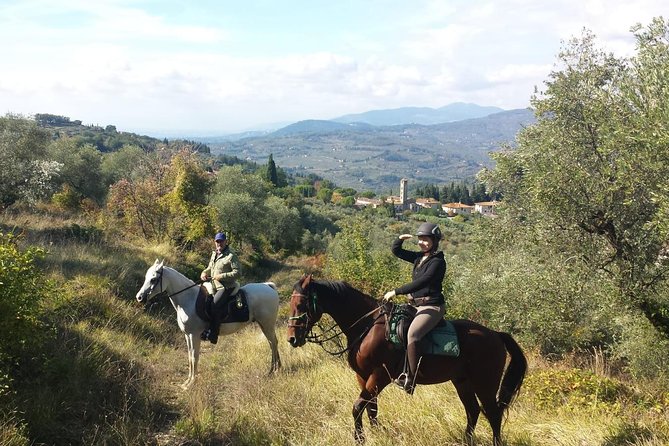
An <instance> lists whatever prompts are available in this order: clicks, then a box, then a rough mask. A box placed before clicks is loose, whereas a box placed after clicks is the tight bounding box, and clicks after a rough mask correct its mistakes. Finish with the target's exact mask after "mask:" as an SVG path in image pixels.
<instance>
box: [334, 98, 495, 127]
mask: <svg viewBox="0 0 669 446" xmlns="http://www.w3.org/2000/svg"><path fill="white" fill-rule="evenodd" d="M502 111H504V110H503V109H501V108H499V107H483V106H480V105H476V104H466V103H464V102H455V103H453V104H449V105H446V106H444V107H441V108H429V107H402V108H395V109H391V110H372V111H368V112H365V113H358V114H352V115H344V116H341V117H339V118H335V119H332V120H331V121H334V122H341V123H354V122H359V123H364V124H370V125H377V126H385V125H402V124H425V125H430V124H442V123H445V122H454V121H462V120H465V119H473V118H483V117H485V116H488V115H492V114H493V113H499V112H502Z"/></svg>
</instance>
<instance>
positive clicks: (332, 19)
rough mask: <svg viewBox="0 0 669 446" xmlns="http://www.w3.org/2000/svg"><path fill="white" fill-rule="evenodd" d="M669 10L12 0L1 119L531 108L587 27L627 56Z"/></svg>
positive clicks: (3, 49)
mask: <svg viewBox="0 0 669 446" xmlns="http://www.w3.org/2000/svg"><path fill="white" fill-rule="evenodd" d="M660 15H662V16H664V18H665V19H666V18H669V3H668V2H667V1H666V0H637V1H635V0H608V1H604V0H553V1H550V2H539V1H536V0H480V1H479V0H468V1H467V0H462V1H461V0H440V1H432V0H412V1H410V2H409V1H406V0H403V1H396V0H360V1H352V0H338V1H335V2H333V1H331V0H329V1H320V0H310V1H306V0H304V1H303V0H295V1H291V0H284V1H270V0H245V1H227V0H218V1H213V0H212V1H197V0H146V1H135V0H95V1H89V0H62V1H58V2H54V1H52V0H0V42H2V45H0V113H2V114H5V113H16V114H22V115H32V114H35V113H53V114H60V115H64V116H69V117H70V118H71V119H80V120H82V121H83V122H84V123H86V124H99V125H103V126H105V125H108V124H112V125H116V127H117V128H118V129H119V130H125V131H137V132H140V133H148V134H152V135H156V136H177V135H192V136H195V135H221V134H225V133H232V132H239V131H244V130H249V129H257V128H264V127H267V126H270V127H271V126H273V125H276V124H279V123H291V122H295V121H299V120H303V119H330V118H335V117H338V116H341V115H344V114H348V113H361V112H364V111H368V110H374V109H388V108H397V107H403V106H417V107H435V108H437V107H441V106H444V105H447V104H450V103H453V102H472V103H476V104H479V105H486V106H490V105H492V106H498V107H501V108H504V109H513V108H520V107H526V106H528V105H529V99H530V97H531V95H532V93H533V91H534V87H535V86H537V87H539V88H540V89H541V88H542V85H543V82H544V81H545V80H546V79H547V77H548V74H549V72H550V71H551V69H553V68H554V64H555V62H556V60H557V59H556V55H557V53H558V52H559V50H560V48H561V46H562V42H563V41H566V40H568V39H570V38H571V37H578V36H580V35H581V32H582V30H583V29H584V28H586V29H589V30H591V31H592V32H593V33H594V34H595V35H596V36H597V42H598V45H599V46H600V47H601V48H604V49H606V50H608V51H612V52H614V53H615V54H617V55H619V56H625V55H629V54H631V53H632V51H633V49H634V40H633V36H632V34H631V33H630V32H629V29H630V27H631V26H632V25H634V24H635V23H642V24H648V23H649V22H650V20H651V18H652V17H655V16H660Z"/></svg>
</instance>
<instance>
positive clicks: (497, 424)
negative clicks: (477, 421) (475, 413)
mask: <svg viewBox="0 0 669 446" xmlns="http://www.w3.org/2000/svg"><path fill="white" fill-rule="evenodd" d="M478 395H479V398H480V399H481V405H482V406H483V414H484V415H485V417H486V418H487V419H488V422H489V423H490V428H491V429H492V444H493V446H502V409H501V408H500V407H499V406H498V405H497V398H496V397H495V393H492V394H487V395H486V397H484V398H482V397H481V394H480V393H478Z"/></svg>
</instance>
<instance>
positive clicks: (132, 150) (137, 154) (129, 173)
mask: <svg viewBox="0 0 669 446" xmlns="http://www.w3.org/2000/svg"><path fill="white" fill-rule="evenodd" d="M148 158H149V155H148V154H147V153H146V152H145V151H144V149H142V148H141V147H139V146H136V145H125V146H123V147H121V148H120V149H119V150H117V151H115V152H111V153H108V154H105V156H104V158H103V160H102V164H101V165H100V169H101V171H102V176H103V179H104V182H105V184H106V185H111V184H114V183H116V182H118V181H120V180H122V179H124V178H125V179H127V180H137V179H138V178H140V177H141V176H143V175H151V171H150V168H149V167H150V163H148V162H147V159H148ZM141 166H145V167H146V169H140V168H139V167H141Z"/></svg>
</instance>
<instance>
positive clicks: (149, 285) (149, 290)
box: [135, 259, 163, 302]
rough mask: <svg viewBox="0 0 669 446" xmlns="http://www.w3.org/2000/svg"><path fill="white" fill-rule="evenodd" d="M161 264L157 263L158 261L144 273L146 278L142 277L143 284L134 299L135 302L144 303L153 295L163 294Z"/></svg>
mask: <svg viewBox="0 0 669 446" xmlns="http://www.w3.org/2000/svg"><path fill="white" fill-rule="evenodd" d="M162 285H163V262H159V261H158V259H156V261H155V262H154V263H153V265H151V267H150V268H149V269H148V270H147V271H146V276H144V284H143V285H142V287H141V288H140V289H139V291H137V295H135V298H136V299H137V302H144V300H145V299H147V298H149V297H151V296H153V295H154V294H160V293H161V292H163V286H162Z"/></svg>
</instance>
